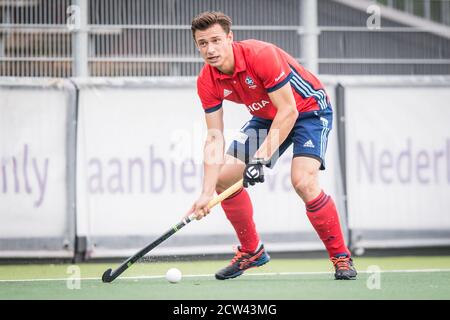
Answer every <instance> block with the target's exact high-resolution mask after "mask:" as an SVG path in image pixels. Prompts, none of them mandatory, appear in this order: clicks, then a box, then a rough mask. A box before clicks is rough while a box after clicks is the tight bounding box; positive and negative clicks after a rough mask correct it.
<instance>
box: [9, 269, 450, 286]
mask: <svg viewBox="0 0 450 320" xmlns="http://www.w3.org/2000/svg"><path fill="white" fill-rule="evenodd" d="M376 272H380V273H417V272H450V269H405V270H380V271H376ZM358 273H359V274H361V273H370V274H372V273H375V272H374V271H358ZM321 274H329V275H332V274H333V273H332V271H329V272H327V271H321V272H266V273H248V274H244V275H243V276H244V277H261V276H263V277H264V276H298V275H300V276H303V275H321ZM165 277H166V276H165V275H158V276H134V277H120V278H118V280H145V279H164V278H165ZM202 277H203V278H208V277H211V278H213V277H214V274H188V275H183V278H202ZM68 280H69V281H74V280H82V281H89V280H101V278H100V277H91V278H73V277H71V276H68V277H67V278H49V279H8V280H6V279H5V280H2V279H0V283H4V282H43V281H68Z"/></svg>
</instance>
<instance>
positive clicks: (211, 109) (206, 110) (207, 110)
mask: <svg viewBox="0 0 450 320" xmlns="http://www.w3.org/2000/svg"><path fill="white" fill-rule="evenodd" d="M220 108H222V102H221V103H219V104H218V105H217V106H215V107H211V108H209V109H205V113H211V112H214V111H217V110H219V109H220Z"/></svg>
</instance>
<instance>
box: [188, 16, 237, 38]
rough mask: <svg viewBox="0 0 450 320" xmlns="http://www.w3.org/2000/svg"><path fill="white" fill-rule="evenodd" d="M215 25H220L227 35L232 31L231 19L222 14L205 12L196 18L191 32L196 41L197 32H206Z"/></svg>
mask: <svg viewBox="0 0 450 320" xmlns="http://www.w3.org/2000/svg"><path fill="white" fill-rule="evenodd" d="M215 24H219V25H220V26H221V27H222V29H223V31H225V33H226V34H228V33H229V32H230V30H231V18H230V17H229V16H227V15H226V14H224V13H222V12H217V11H205V12H202V13H200V14H199V15H198V16H196V17H195V18H194V19H193V20H192V23H191V31H192V36H193V37H194V40H195V31H197V30H202V31H203V30H206V29H208V28H209V27H212V26H213V25H215Z"/></svg>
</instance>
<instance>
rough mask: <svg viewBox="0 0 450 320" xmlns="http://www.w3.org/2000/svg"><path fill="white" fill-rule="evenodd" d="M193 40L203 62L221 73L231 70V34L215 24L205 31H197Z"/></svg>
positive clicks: (232, 66) (232, 60) (232, 61)
mask: <svg viewBox="0 0 450 320" xmlns="http://www.w3.org/2000/svg"><path fill="white" fill-rule="evenodd" d="M195 40H196V44H197V48H198V50H199V51H200V55H201V56H202V58H203V59H204V60H205V62H206V63H207V64H209V65H211V66H213V67H216V68H218V69H219V70H221V71H224V72H227V71H228V69H229V68H231V70H233V68H234V65H233V63H234V59H233V47H232V45H231V44H232V42H233V33H232V32H231V31H230V32H229V33H228V34H226V33H225V31H224V30H223V29H222V27H221V26H220V25H219V24H215V25H213V26H212V27H210V28H208V29H206V30H203V31H202V30H197V31H196V32H195Z"/></svg>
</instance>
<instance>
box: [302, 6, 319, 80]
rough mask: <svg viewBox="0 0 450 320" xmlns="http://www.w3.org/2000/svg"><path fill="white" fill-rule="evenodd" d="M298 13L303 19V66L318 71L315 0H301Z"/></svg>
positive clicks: (316, 9) (316, 10)
mask: <svg viewBox="0 0 450 320" xmlns="http://www.w3.org/2000/svg"><path fill="white" fill-rule="evenodd" d="M300 11H301V12H300V14H301V17H302V21H303V30H304V31H303V35H302V37H301V39H302V43H301V52H302V58H303V59H304V61H305V62H304V65H305V67H306V68H307V69H308V70H309V71H311V72H312V73H315V74H317V73H318V72H319V28H318V26H317V16H318V3H317V0H301V4H300Z"/></svg>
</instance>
